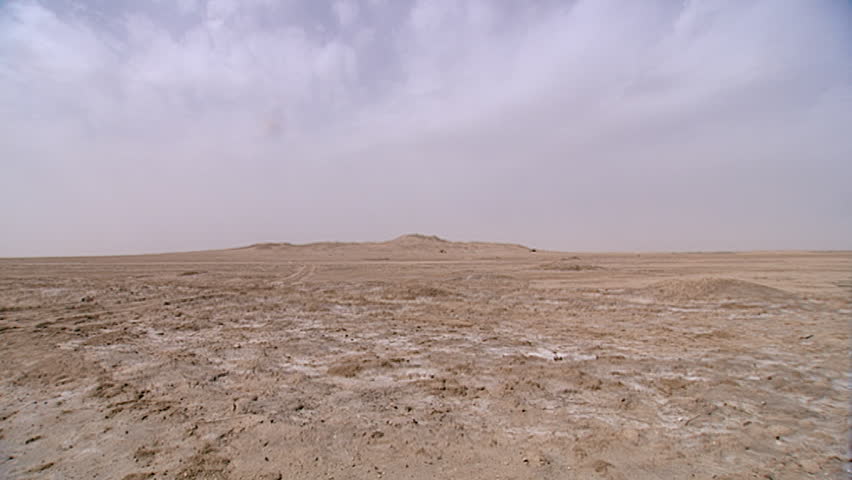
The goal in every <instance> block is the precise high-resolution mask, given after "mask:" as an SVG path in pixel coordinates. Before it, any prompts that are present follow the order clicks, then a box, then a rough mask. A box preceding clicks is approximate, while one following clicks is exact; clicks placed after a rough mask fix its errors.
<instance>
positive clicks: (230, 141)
mask: <svg viewBox="0 0 852 480" xmlns="http://www.w3.org/2000/svg"><path fill="white" fill-rule="evenodd" d="M409 232H422V233H428V234H437V235H439V236H442V237H447V238H450V239H453V240H494V241H510V242H519V243H524V244H527V245H530V246H537V247H541V248H552V249H560V250H731V249H781V248H784V249H850V248H852V3H850V2H848V1H846V0H837V1H820V0H766V1H753V0H730V1H724V0H721V1H720V0H714V1H690V0H687V1H659V2H655V1H633V0H623V1H609V0H588V1H586V0H578V1H567V0H566V1H469V2H460V1H440V0H424V1H419V2H416V1H411V2H409V1H398V0H371V1H367V0H363V1H356V0H343V1H338V2H328V3H326V2H320V1H312V0H304V1H273V0H240V1H237V0H178V1H172V0H149V1H136V0H132V1H131V0H124V1H116V0H86V1H82V0H81V1H70V0H42V1H23V0H22V1H15V0H12V1H3V2H0V256H25V255H71V254H108V253H142V252H155V251H170V250H197V249H206V248H218V247H231V246H241V245H245V244H250V243H255V242H261V241H289V242H298V243H301V242H309V241H317V240H384V239H389V238H392V237H395V236H397V235H399V234H403V233H409Z"/></svg>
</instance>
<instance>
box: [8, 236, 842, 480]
mask: <svg viewBox="0 0 852 480" xmlns="http://www.w3.org/2000/svg"><path fill="white" fill-rule="evenodd" d="M850 272H852V253H850V252H763V253H689V254H686V253H684V254H641V255H639V254H588V253H579V254H570V253H559V252H543V251H537V252H536V251H531V250H529V249H527V248H524V247H521V246H514V245H497V244H485V243H464V244H462V243H451V242H445V241H442V240H440V239H437V238H433V237H424V236H406V237H401V238H399V239H397V240H394V241H391V242H384V243H375V244H339V243H323V244H313V245H308V246H296V245H289V244H263V245H255V246H252V247H247V248H242V249H234V250H222V251H211V252H196V253H186V254H163V255H147V256H133V257H91V258H53V259H2V260H0V340H2V343H0V358H1V359H2V369H0V372H2V375H0V478H9V479H12V478H21V479H78V478H79V479H83V478H85V479H123V480H141V479H149V478H150V479H167V478H168V479H171V478H177V479H182V478H198V479H290V478H306V479H315V478H316V479H332V478H334V479H368V478H389V479H396V478H399V479H427V478H428V479H431V478H465V479H498V478H504V479H510V478H511V479H528V478H530V479H531V478H536V479H539V478H540V479H596V478H599V479H670V478H684V479H687V478H695V479H741V478H759V479H776V480H780V479H800V478H832V479H841V478H846V473H845V472H846V469H847V465H848V464H847V461H848V457H847V455H848V454H847V445H848V437H847V431H848V427H847V419H848V398H849V390H848V384H847V374H848V368H849V320H850V313H852V305H850V299H852V278H851V277H852V273H850Z"/></svg>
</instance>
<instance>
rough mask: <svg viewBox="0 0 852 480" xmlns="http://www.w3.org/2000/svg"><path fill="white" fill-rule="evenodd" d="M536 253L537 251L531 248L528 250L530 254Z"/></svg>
mask: <svg viewBox="0 0 852 480" xmlns="http://www.w3.org/2000/svg"><path fill="white" fill-rule="evenodd" d="M537 251H538V250H536V249H534V248H531V249H530V253H535V252H537Z"/></svg>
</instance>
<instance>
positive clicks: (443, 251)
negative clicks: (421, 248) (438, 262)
mask: <svg viewBox="0 0 852 480" xmlns="http://www.w3.org/2000/svg"><path fill="white" fill-rule="evenodd" d="M439 251H440V252H441V253H447V251H446V250H444V249H443V248H442V249H441V250H439Z"/></svg>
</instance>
